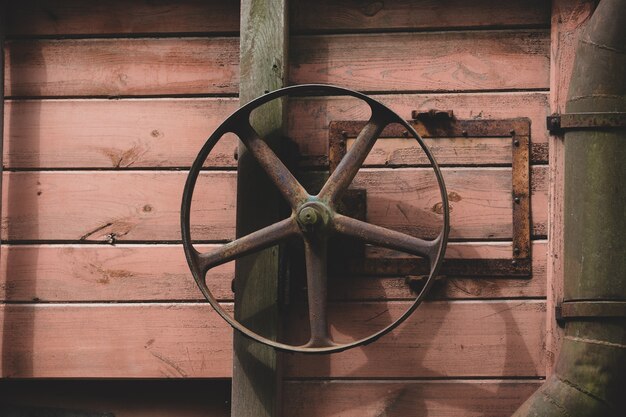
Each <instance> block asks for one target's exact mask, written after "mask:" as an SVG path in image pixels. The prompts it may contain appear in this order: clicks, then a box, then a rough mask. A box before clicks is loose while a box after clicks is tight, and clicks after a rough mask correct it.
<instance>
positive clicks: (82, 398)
mask: <svg viewBox="0 0 626 417" xmlns="http://www.w3.org/2000/svg"><path fill="white" fill-rule="evenodd" d="M538 385H539V382H538V381H533V380H521V381H511V380H468V381H459V380H453V381H365V382H362V381H330V382H318V381H310V382H288V383H287V384H286V385H285V390H286V392H285V393H286V395H285V414H286V415H288V416H292V417H320V416H324V417H339V416H341V417H357V416H359V417H375V416H376V417H379V416H382V415H384V416H387V417H405V416H407V415H414V414H417V413H419V414H420V415H428V416H431V417H439V416H446V417H501V416H508V415H510V414H511V413H512V412H513V410H514V409H516V408H517V406H518V405H519V404H521V403H522V402H523V401H524V400H525V399H526V397H528V396H529V395H530V394H531V393H532V391H534V390H535V389H536V388H537V386H538ZM228 386H229V382H228V381H226V380H211V381H206V380H186V381H180V380H179V381H172V380H169V381H93V380H90V381H41V380H40V381H32V380H31V381H6V382H4V383H3V384H2V385H1V387H2V390H0V401H4V402H10V403H12V404H20V405H27V406H46V407H58V408H64V409H68V408H70V409H74V410H91V411H95V410H98V411H108V412H112V413H114V414H115V416H116V417H171V416H173V415H176V416H180V417H227V416H229V411H228V408H229V407H228V404H229V397H230V395H229V391H230V390H229V388H228ZM103 393H106V395H103ZM381 413H385V414H381Z"/></svg>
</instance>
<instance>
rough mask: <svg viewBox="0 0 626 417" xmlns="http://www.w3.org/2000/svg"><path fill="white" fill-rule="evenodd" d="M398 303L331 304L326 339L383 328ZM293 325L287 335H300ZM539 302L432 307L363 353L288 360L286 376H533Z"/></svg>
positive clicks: (538, 354)
mask: <svg viewBox="0 0 626 417" xmlns="http://www.w3.org/2000/svg"><path fill="white" fill-rule="evenodd" d="M407 307H408V303H406V302H389V303H359V304H352V303H350V304H335V305H333V306H331V308H330V315H329V317H330V323H331V329H332V333H333V337H334V340H336V341H341V340H352V339H354V338H360V337H363V336H365V335H367V334H371V333H372V331H373V330H374V329H381V328H382V327H383V326H384V325H386V324H389V323H391V320H393V318H395V317H398V316H399V314H401V313H402V312H403V311H404V310H405V309H406V308H407ZM294 321H295V323H294V324H295V326H296V328H294V327H289V330H288V332H291V333H288V334H295V333H296V332H298V331H304V332H306V329H304V330H303V329H302V327H300V326H301V323H300V324H299V321H298V320H294ZM544 333H545V302H544V301H493V302H490V301H486V302H485V301H481V302H472V301H455V302H432V303H426V304H424V305H422V306H420V307H419V308H418V309H417V311H416V312H415V313H414V314H413V315H412V316H411V317H410V318H409V319H408V320H407V321H406V322H405V323H403V324H402V325H400V326H399V327H398V328H397V329H396V330H394V331H393V332H392V333H391V334H389V335H387V336H385V337H383V338H381V339H379V340H377V341H376V343H372V344H370V345H368V346H365V347H363V348H358V349H353V350H350V351H347V352H342V353H337V354H333V355H326V356H308V355H290V356H288V357H287V358H286V359H285V362H286V363H285V375H286V376H287V377H289V378H317V377H328V376H332V377H342V378H366V377H367V378H385V377H394V378H412V377H429V378H450V377H455V376H464V377H482V376H487V375H490V376H501V377H502V376H517V377H522V376H541V375H543V374H544V372H545V363H544V359H545V358H544V348H543V343H544V336H545V334H544Z"/></svg>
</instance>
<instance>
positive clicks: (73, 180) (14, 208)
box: [2, 171, 236, 241]
mask: <svg viewBox="0 0 626 417" xmlns="http://www.w3.org/2000/svg"><path fill="white" fill-rule="evenodd" d="M186 177H187V173H186V172H176V171H168V172H154V171H153V172H137V171H134V172H129V171H126V172H113V171H111V172H90V171H78V172H67V171H66V172H14V173H11V172H9V173H6V174H5V177H4V180H5V182H4V184H5V187H4V190H3V191H4V196H5V198H3V199H2V201H3V209H2V215H3V221H2V224H3V235H2V236H3V239H9V240H15V239H18V240H51V239H54V240H58V239H61V240H68V239H69V240H77V241H78V240H81V241H89V240H100V241H102V240H107V239H109V238H110V237H111V234H114V238H115V239H116V240H158V241H160V240H180V202H181V198H182V197H181V196H182V192H183V187H184V183H185V179H186ZM235 188H236V173H235V172H207V173H202V174H201V175H200V178H199V180H198V184H197V186H196V190H195V195H194V200H193V204H192V210H193V212H192V215H191V221H192V237H194V239H201V240H204V239H207V240H222V239H232V238H233V237H234V228H235V204H236V201H235Z"/></svg>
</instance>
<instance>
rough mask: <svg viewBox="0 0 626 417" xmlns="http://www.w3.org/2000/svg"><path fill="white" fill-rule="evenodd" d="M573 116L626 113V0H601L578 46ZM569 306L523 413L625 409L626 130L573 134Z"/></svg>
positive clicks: (572, 415)
mask: <svg viewBox="0 0 626 417" xmlns="http://www.w3.org/2000/svg"><path fill="white" fill-rule="evenodd" d="M566 111H567V113H590V112H591V113H606V112H626V0H602V1H601V2H600V4H599V5H598V7H597V8H596V11H595V12H594V14H593V16H592V17H591V19H590V20H589V22H588V24H587V27H586V28H585V31H584V33H583V35H582V37H581V39H580V41H579V44H578V49H577V51H576V58H575V64H574V73H573V75H572V81H571V83H570V88H569V94H568V101H567V106H566ZM564 140H565V189H564V192H565V206H564V209H565V219H564V257H565V259H564V261H565V278H564V300H563V306H564V309H563V310H564V311H565V310H566V309H565V306H567V307H568V308H567V311H568V314H566V315H565V316H566V317H564V320H565V336H564V338H563V343H562V345H561V352H560V355H559V358H558V362H557V365H556V369H555V372H554V374H553V375H551V376H550V377H549V378H548V380H547V381H546V383H545V384H543V385H542V386H541V387H540V388H539V390H538V391H537V392H536V393H535V394H533V395H532V396H531V397H530V398H529V399H528V400H527V401H526V402H525V403H524V404H523V405H522V406H521V407H520V409H519V410H517V412H516V413H515V414H514V417H526V416H528V417H530V416H568V417H578V416H580V417H582V416H585V417H589V416H603V417H608V416H623V415H624V412H625V410H626V317H625V313H624V312H625V307H626V129H625V128H624V127H612V128H611V127H609V128H606V127H604V128H591V129H574V130H567V131H566V132H565V139H564Z"/></svg>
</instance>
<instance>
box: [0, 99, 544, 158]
mask: <svg viewBox="0 0 626 417" xmlns="http://www.w3.org/2000/svg"><path fill="white" fill-rule="evenodd" d="M375 98H377V99H379V100H381V101H382V102H383V103H385V104H386V105H388V106H389V107H390V108H392V109H393V110H394V111H396V112H397V113H399V114H400V115H401V116H402V117H404V118H406V119H409V118H410V117H411V111H412V110H414V109H422V110H423V109H429V108H439V109H453V110H454V112H455V114H456V115H457V117H459V118H466V119H467V118H487V119H488V118H513V117H529V118H530V119H531V122H532V124H531V129H532V132H531V133H532V141H533V143H534V144H535V145H542V146H545V144H546V143H547V142H546V141H547V131H546V130H545V129H544V128H543V127H544V126H543V123H544V122H545V117H546V115H547V114H548V110H547V97H546V94H545V93H513V94H503V93H491V94H489V93H487V94H472V93H469V94H426V95H415V94H409V95H382V96H375ZM290 106H291V110H290V113H289V122H290V129H289V137H291V138H293V139H294V140H295V141H296V143H297V144H298V146H299V149H300V152H301V153H302V154H303V155H304V156H305V157H307V158H314V159H323V157H325V156H326V154H327V148H328V125H329V123H330V122H331V121H333V120H364V119H367V110H366V108H365V106H362V105H359V104H358V102H357V101H356V100H351V99H348V98H345V97H325V98H310V99H293V100H291V101H290ZM237 107H238V100H237V99H236V98H194V99H129V100H101V99H95V100H9V101H7V103H6V106H5V138H6V139H5V146H4V164H5V167H8V168H14V169H17V168H115V167H134V168H136V167H184V166H190V165H191V163H192V161H193V159H194V158H195V156H196V153H197V152H198V150H199V149H200V147H201V146H202V144H203V143H204V141H205V140H206V138H207V137H208V136H209V135H210V134H211V133H212V132H213V131H214V130H215V129H216V128H217V126H219V124H220V123H221V122H222V121H223V120H224V119H225V118H226V117H227V116H228V115H229V114H230V113H231V112H233V111H235V110H236V109H237ZM380 142H381V141H379V145H378V146H382V145H381V144H380ZM473 142H474V143H471V144H470V146H469V147H468V146H467V144H468V142H466V141H464V140H455V141H454V142H451V143H449V144H446V146H445V147H441V148H439V147H437V148H436V149H435V148H433V151H434V152H435V155H436V157H437V158H439V159H441V158H445V160H446V162H450V163H453V162H456V161H462V162H466V161H470V160H477V161H481V162H482V161H490V163H494V162H493V161H494V160H496V161H499V160H502V161H505V159H506V158H509V159H510V153H509V152H506V150H505V149H502V145H503V143H502V141H498V140H493V139H491V140H488V141H487V142H488V143H486V142H485V141H477V140H474V141H473ZM431 143H433V144H434V145H436V144H437V142H436V141H434V142H433V141H431ZM395 145H397V149H398V150H396V148H395V147H394V148H393V149H388V148H387V145H385V146H384V149H385V152H386V153H384V154H381V153H380V150H378V148H375V150H374V151H373V152H372V156H373V157H375V158H377V159H376V160H375V161H372V162H373V163H381V164H384V162H385V160H389V161H391V162H392V163H393V162H397V161H398V160H400V161H402V160H404V159H405V158H406V157H405V156H404V155H405V154H406V152H404V151H400V149H402V148H403V147H405V144H404V143H403V142H399V143H397V144H395ZM448 145H449V146H448ZM483 145H484V146H485V147H483ZM504 145H505V146H507V145H506V144H504ZM236 147H237V145H236V140H235V139H234V138H233V137H224V139H222V140H221V141H220V142H218V145H217V146H216V148H215V149H214V150H213V152H212V153H211V155H210V157H209V159H208V161H207V164H206V165H207V166H215V167H229V166H230V167H233V166H235V164H236V161H235V158H234V153H235V150H236ZM459 149H462V150H463V151H462V152H459V151H458V150H459ZM500 151H502V152H504V153H502V154H499V153H498V152H500ZM455 154H456V155H457V156H455ZM486 154H487V155H486ZM383 155H386V156H383ZM381 158H382V159H381ZM459 158H462V159H459ZM383 159H384V160H383ZM370 161H371V160H370ZM441 162H443V160H442V161H441Z"/></svg>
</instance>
